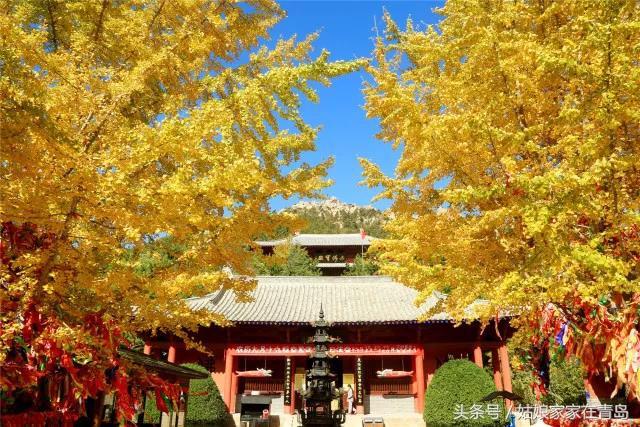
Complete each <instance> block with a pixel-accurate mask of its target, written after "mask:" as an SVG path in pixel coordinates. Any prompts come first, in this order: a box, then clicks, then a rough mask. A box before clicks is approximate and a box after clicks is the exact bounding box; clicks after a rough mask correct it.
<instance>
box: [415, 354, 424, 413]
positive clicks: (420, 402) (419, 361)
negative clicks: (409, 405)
mask: <svg viewBox="0 0 640 427" xmlns="http://www.w3.org/2000/svg"><path fill="white" fill-rule="evenodd" d="M415 368H416V369H415V372H414V376H415V379H416V388H417V390H416V402H415V405H416V406H415V407H416V412H418V413H420V414H421V413H422V412H423V411H424V391H425V387H424V350H422V349H420V350H419V351H418V354H416V355H415Z"/></svg>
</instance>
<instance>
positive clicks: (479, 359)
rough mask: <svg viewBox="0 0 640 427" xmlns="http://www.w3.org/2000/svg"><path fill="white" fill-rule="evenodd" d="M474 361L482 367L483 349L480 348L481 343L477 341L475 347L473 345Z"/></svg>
mask: <svg viewBox="0 0 640 427" xmlns="http://www.w3.org/2000/svg"><path fill="white" fill-rule="evenodd" d="M473 362H474V363H475V364H476V365H478V367H479V368H482V349H481V348H480V343H476V345H475V347H473Z"/></svg>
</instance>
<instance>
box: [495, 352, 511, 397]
mask: <svg viewBox="0 0 640 427" xmlns="http://www.w3.org/2000/svg"><path fill="white" fill-rule="evenodd" d="M498 353H499V354H500V372H502V386H503V387H504V390H505V391H512V388H511V367H510V366H509V353H507V346H506V345H505V344H504V343H503V344H502V345H500V347H499V348H498ZM505 403H506V405H507V407H511V401H510V400H506V401H505Z"/></svg>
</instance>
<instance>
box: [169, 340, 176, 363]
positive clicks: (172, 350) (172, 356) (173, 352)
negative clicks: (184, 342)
mask: <svg viewBox="0 0 640 427" xmlns="http://www.w3.org/2000/svg"><path fill="white" fill-rule="evenodd" d="M167 361H168V362H169V363H176V346H175V344H174V343H171V344H169V353H168V354H167Z"/></svg>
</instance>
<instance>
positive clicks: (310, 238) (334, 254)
mask: <svg viewBox="0 0 640 427" xmlns="http://www.w3.org/2000/svg"><path fill="white" fill-rule="evenodd" d="M372 241H373V238H372V237H370V236H367V235H365V234H364V233H363V234H359V233H352V234H351V233H350V234H296V235H295V236H293V237H292V238H291V239H279V240H259V241H257V242H256V243H257V245H258V246H259V247H260V248H262V252H263V253H264V254H265V255H271V254H273V249H274V247H276V246H278V245H283V244H286V243H291V244H293V245H298V246H301V247H303V248H305V249H306V251H307V253H308V254H309V256H310V257H311V258H313V259H315V260H317V262H318V263H317V266H318V268H319V269H320V271H321V272H322V275H323V276H339V275H341V274H342V273H344V271H345V269H346V268H347V266H348V265H349V264H352V263H353V262H354V261H355V259H356V256H358V255H360V254H364V253H365V252H366V251H367V249H369V246H370V245H371V242H372Z"/></svg>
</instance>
